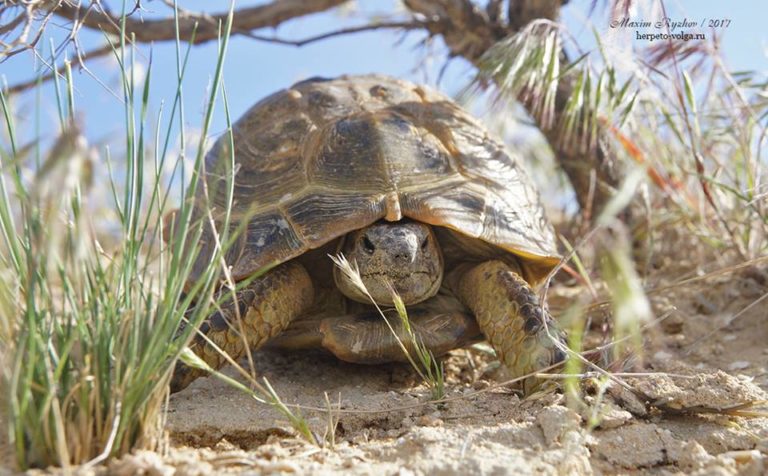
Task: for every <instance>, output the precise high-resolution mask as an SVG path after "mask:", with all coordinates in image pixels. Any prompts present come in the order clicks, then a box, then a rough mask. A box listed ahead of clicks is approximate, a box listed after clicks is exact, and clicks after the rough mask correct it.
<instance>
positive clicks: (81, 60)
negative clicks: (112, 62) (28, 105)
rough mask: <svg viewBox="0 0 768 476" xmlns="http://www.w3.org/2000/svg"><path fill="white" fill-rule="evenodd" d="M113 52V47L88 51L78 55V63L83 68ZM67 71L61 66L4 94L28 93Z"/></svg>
mask: <svg viewBox="0 0 768 476" xmlns="http://www.w3.org/2000/svg"><path fill="white" fill-rule="evenodd" d="M112 51H113V47H112V46H111V45H106V46H102V47H101V48H97V49H95V50H91V51H87V52H85V53H81V54H78V55H77V63H78V64H79V65H80V66H81V67H84V66H85V62H86V61H87V60H90V59H93V58H98V57H100V56H105V55H108V54H109V53H111V52H112ZM65 69H66V65H62V66H59V67H58V68H57V69H56V71H51V72H50V73H47V74H45V75H43V76H40V77H39V78H34V79H30V80H28V81H24V82H23V83H18V84H14V85H13V86H9V87H8V89H6V90H4V91H3V93H4V94H6V95H9V94H16V93H20V92H23V91H26V90H27V89H29V88H32V87H34V86H35V85H36V84H37V82H38V81H40V82H46V81H50V80H51V79H53V78H54V77H55V76H61V75H63V74H64V71H65Z"/></svg>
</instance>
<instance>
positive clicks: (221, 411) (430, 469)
mask: <svg viewBox="0 0 768 476" xmlns="http://www.w3.org/2000/svg"><path fill="white" fill-rule="evenodd" d="M765 278H766V273H765V272H764V271H762V272H757V271H756V270H755V269H748V270H746V271H739V272H736V273H732V274H730V275H725V276H722V277H719V278H714V279H709V280H706V281H702V282H697V283H692V284H690V285H686V286H675V287H673V288H672V289H669V290H668V291H666V292H661V293H656V294H654V295H653V297H652V301H653V305H654V310H655V311H656V314H657V315H658V316H665V315H666V316H668V317H667V318H666V319H664V320H663V321H661V322H660V323H659V325H658V326H657V327H656V330H655V331H652V332H649V333H648V335H647V336H646V343H645V344H644V348H645V355H644V360H645V363H644V367H645V368H647V369H648V370H649V371H654V372H669V373H670V374H671V376H658V375H656V376H648V377H636V378H624V379H622V380H623V381H625V382H626V383H627V384H629V385H630V386H631V387H632V388H634V389H635V390H636V393H632V392H629V391H626V390H622V387H621V386H620V385H619V384H611V385H610V386H609V387H608V389H607V390H606V391H605V392H604V393H602V392H601V391H600V389H598V388H596V387H595V386H594V385H593V386H590V385H585V394H584V401H585V402H586V403H587V404H588V405H587V406H586V407H579V406H577V405H573V404H571V405H570V406H569V402H568V400H567V399H566V398H565V396H564V395H563V393H562V391H554V390H548V391H544V392H541V393H540V394H538V395H534V396H533V397H531V398H528V399H526V400H522V401H521V400H520V398H519V397H518V396H517V395H515V394H514V393H512V392H510V391H508V390H505V389H504V388H495V387H494V385H493V384H494V382H493V381H492V380H489V379H488V378H486V377H485V376H484V374H485V373H486V372H485V370H486V368H487V362H486V360H487V356H486V355H484V354H483V352H481V351H478V350H459V351H455V352H453V353H452V354H451V356H450V358H449V359H448V361H447V372H448V375H449V385H448V397H449V401H448V402H446V403H444V404H440V405H436V404H430V403H425V402H426V401H427V400H428V399H429V392H428V390H427V389H426V388H425V387H424V386H423V385H420V382H419V381H418V378H417V377H416V376H415V375H414V374H413V372H411V371H410V369H408V368H407V367H404V366H375V367H367V366H357V365H351V364H344V363H341V362H338V361H336V360H334V359H332V358H329V357H325V356H323V355H318V354H310V355H301V356H285V355H279V354H275V353H267V352H264V353H260V354H258V355H257V367H258V368H259V369H260V370H261V372H262V374H263V375H264V376H265V377H267V378H268V379H269V380H270V382H271V383H272V384H273V386H274V387H275V389H276V390H277V392H278V394H279V395H280V396H281V397H282V398H283V400H284V401H285V402H288V403H295V404H300V405H304V406H307V407H321V408H325V406H326V404H325V399H324V396H323V394H324V392H327V394H328V395H329V398H330V400H331V402H337V401H338V400H339V399H340V401H341V409H342V410H341V411H338V412H334V413H335V415H334V416H335V418H337V419H338V421H337V423H336V425H335V432H331V431H330V430H329V428H333V424H332V423H329V420H328V413H327V412H319V411H311V410H304V411H303V414H304V416H305V417H306V418H307V420H308V421H309V423H310V426H311V427H312V429H313V431H314V432H315V434H316V435H318V437H320V438H323V436H324V435H325V440H326V441H327V443H326V445H327V446H326V448H320V447H318V446H315V445H311V444H308V443H306V442H304V441H303V440H301V439H300V438H298V437H297V436H296V433H295V432H294V431H293V430H291V428H290V426H289V425H288V424H287V423H286V421H285V420H284V419H282V418H281V417H280V415H279V414H277V413H276V412H275V411H274V410H273V409H271V408H270V407H268V406H265V405H262V404H259V403H257V402H256V401H254V400H252V399H250V398H249V397H247V396H245V395H243V394H242V393H240V392H238V391H237V390H234V389H232V388H230V387H228V386H227V385H226V384H224V383H221V382H219V381H216V380H214V379H210V378H208V379H201V380H198V381H197V382H195V383H194V384H193V385H191V386H190V387H189V388H188V389H186V390H185V391H183V392H181V393H179V394H177V395H174V396H173V397H172V399H171V405H170V410H169V414H168V425H167V427H168V431H169V433H170V436H171V439H172V442H173V449H172V450H171V452H170V454H169V455H168V456H167V457H166V458H164V459H159V458H158V457H157V456H156V455H154V454H151V453H139V454H136V455H133V456H131V457H126V458H124V459H123V460H121V461H117V462H114V463H113V464H112V466H111V468H110V469H111V470H112V471H114V472H116V473H118V474H120V473H123V474H131V473H134V472H135V471H136V470H138V469H140V468H145V469H147V470H150V472H152V471H159V473H157V474H172V473H173V471H174V470H177V471H178V472H177V474H205V473H209V472H211V471H215V472H233V473H240V472H253V471H255V472H257V473H297V474H399V475H410V474H428V475H431V476H436V475H443V474H446V475H447V474H702V475H703V474H707V475H709V474H713V475H720V474H747V475H760V474H768V419H767V418H762V417H754V416H752V417H746V416H733V415H732V414H728V411H727V409H728V408H729V407H733V406H734V405H738V404H740V403H743V402H749V401H759V400H765V399H768V395H766V393H765V390H766V389H768V370H766V369H768V300H766V301H765V302H763V301H758V302H757V303H756V304H753V303H755V301H756V300H759V299H761V297H764V296H765V295H766V293H767V292H768V282H767V281H766V279H765ZM568 291H569V290H568V289H566V288H564V287H563V288H561V289H558V288H557V287H555V288H554V289H553V294H554V297H553V299H552V302H553V303H554V305H555V306H556V305H557V304H556V303H557V302H559V301H567V294H568ZM571 291H572V290H571ZM558 294H560V296H558ZM595 327H599V326H597V325H596V326H595ZM726 372H727V373H726ZM232 375H234V374H232ZM676 375H680V376H676ZM638 394H639V396H638ZM749 410H750V409H744V411H749ZM760 410H761V411H763V412H766V411H768V409H767V408H766V406H765V405H763V406H762V408H761V409H760ZM731 413H733V411H731ZM331 433H332V434H333V440H334V441H333V445H332V446H333V447H331V442H330V440H331V437H330V434H331ZM166 472H167V473H166Z"/></svg>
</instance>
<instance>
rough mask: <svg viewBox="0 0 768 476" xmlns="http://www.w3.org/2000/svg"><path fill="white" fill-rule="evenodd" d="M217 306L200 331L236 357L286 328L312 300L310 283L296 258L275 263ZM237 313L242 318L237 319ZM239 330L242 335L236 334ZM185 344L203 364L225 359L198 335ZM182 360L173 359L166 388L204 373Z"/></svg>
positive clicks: (218, 363)
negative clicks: (171, 373)
mask: <svg viewBox="0 0 768 476" xmlns="http://www.w3.org/2000/svg"><path fill="white" fill-rule="evenodd" d="M221 292H224V293H226V294H225V296H227V299H226V300H225V301H224V303H223V304H222V305H221V307H220V309H219V310H217V311H216V312H214V313H213V314H212V315H211V316H210V317H208V318H207V319H206V320H205V321H203V323H202V324H201V325H200V332H202V333H203V334H205V336H206V337H207V338H208V339H210V340H211V341H212V342H213V343H214V344H216V346H218V347H219V348H220V349H221V350H223V351H225V352H226V353H227V354H229V356H230V357H231V358H232V359H234V360H237V359H238V358H240V357H241V356H242V355H243V354H245V352H246V343H247V346H248V347H250V348H251V349H256V348H259V347H261V346H262V345H263V344H264V343H265V342H266V341H267V340H269V339H270V338H272V337H274V336H275V335H277V334H278V333H280V332H281V331H282V330H283V329H285V328H286V327H288V324H290V322H291V321H292V320H293V319H295V318H296V317H297V316H299V315H300V314H302V313H304V312H305V311H306V310H307V309H309V307H310V306H311V305H312V301H313V299H314V288H313V286H312V281H311V279H310V277H309V274H308V273H307V270H306V269H304V267H303V266H302V265H301V264H299V263H293V262H288V263H284V264H281V265H280V266H277V267H275V268H274V269H272V270H270V271H268V272H267V273H265V274H264V275H263V276H260V277H258V278H256V279H255V280H253V282H251V283H250V284H249V285H248V286H247V287H245V288H243V289H241V290H240V291H238V292H237V293H236V295H235V299H234V300H233V299H232V298H231V292H230V291H221ZM238 315H239V317H240V318H241V319H242V322H241V323H239V322H238ZM241 329H242V331H243V333H244V334H245V335H242V334H241V332H240V331H241ZM189 347H190V349H191V350H192V351H193V352H194V353H195V354H197V355H198V356H200V358H202V359H203V360H204V361H205V362H206V363H207V364H208V365H210V366H211V367H213V368H214V369H218V368H220V367H222V366H223V365H224V363H226V359H225V358H224V356H223V355H222V354H221V353H220V352H219V351H218V350H216V349H215V348H214V347H213V346H212V345H210V344H209V343H208V342H207V341H206V339H204V338H203V337H202V336H200V335H199V334H198V335H197V336H195V338H194V339H193V340H192V343H191V344H190V346H189ZM205 374H206V372H205V371H203V370H199V369H195V368H192V367H189V366H187V365H185V364H184V363H182V362H179V363H177V364H176V368H175V369H174V373H173V378H172V379H171V392H178V391H180V390H182V389H184V388H185V387H186V386H187V385H189V384H190V383H191V382H192V381H193V380H195V379H197V378H198V377H201V376H203V375H205Z"/></svg>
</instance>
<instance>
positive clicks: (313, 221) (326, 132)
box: [192, 75, 560, 284]
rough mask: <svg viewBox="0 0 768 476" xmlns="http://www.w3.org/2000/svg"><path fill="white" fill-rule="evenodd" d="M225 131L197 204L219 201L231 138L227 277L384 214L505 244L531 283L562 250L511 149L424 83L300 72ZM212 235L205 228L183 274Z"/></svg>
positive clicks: (215, 206)
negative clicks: (233, 233)
mask: <svg viewBox="0 0 768 476" xmlns="http://www.w3.org/2000/svg"><path fill="white" fill-rule="evenodd" d="M232 138H233V140H232V141H231V142H230V136H229V134H227V135H225V136H222V137H221V138H219V140H218V141H216V143H215V144H214V146H213V147H212V149H211V151H210V152H209V153H208V155H207V156H206V159H205V173H204V177H205V185H206V186H207V190H203V189H204V187H198V195H197V200H198V202H197V211H198V215H199V214H200V210H202V209H203V207H202V205H204V203H203V200H204V197H208V200H210V206H211V207H212V210H213V211H214V216H216V213H217V212H221V210H223V209H225V208H226V204H227V197H228V190H227V187H226V182H227V181H226V179H225V177H227V175H228V173H229V167H230V164H231V158H232V155H231V154H232V144H233V145H234V161H235V164H236V165H235V174H234V184H233V185H234V195H233V203H232V208H231V223H230V226H231V228H232V229H235V228H237V227H238V226H242V229H243V232H242V234H241V235H240V236H239V238H238V240H237V242H236V243H235V244H234V246H232V247H231V248H230V249H229V250H228V252H227V254H226V261H227V264H228V265H229V266H231V269H232V274H233V277H234V278H235V279H236V280H237V279H243V278H245V277H247V276H249V275H251V274H253V273H255V272H256V271H258V270H260V269H262V268H264V267H266V266H270V265H274V264H277V263H282V262H285V261H288V260H290V259H292V258H294V257H297V256H299V255H302V254H303V253H305V252H307V251H308V250H311V249H316V248H318V247H321V246H322V245H324V244H326V243H328V242H330V241H332V240H334V239H335V238H338V237H340V236H342V235H344V234H346V233H348V232H350V231H352V230H356V229H359V228H363V227H365V226H367V225H370V224H372V223H374V222H376V221H377V220H382V219H384V220H388V221H397V220H401V219H404V218H406V219H408V218H409V219H413V220H417V221H420V222H423V223H427V224H430V225H435V226H438V227H445V228H447V229H450V230H453V231H454V232H458V234H459V235H460V237H461V238H462V240H461V242H462V246H463V248H465V249H467V251H468V252H471V251H472V250H471V249H470V248H477V247H483V246H487V244H490V245H493V247H495V248H499V249H501V250H505V251H506V252H509V253H513V254H514V255H516V256H517V257H518V258H519V259H518V261H519V262H520V264H521V265H522V266H523V268H524V270H525V274H526V279H527V280H528V281H529V282H530V283H531V284H536V283H538V282H540V281H541V280H542V279H543V278H544V277H546V275H547V274H548V273H549V272H550V271H551V270H552V268H553V267H554V266H555V265H556V264H557V263H558V261H559V259H560V257H559V255H558V252H557V246H556V243H555V238H554V233H553V230H552V227H551V225H550V224H549V222H548V221H547V219H546V218H545V215H544V210H543V207H542V205H541V202H540V200H539V196H538V193H537V191H536V189H535V188H534V186H533V184H532V183H531V181H530V180H529V179H528V177H527V175H526V174H525V173H524V171H523V170H522V169H521V164H520V160H519V158H517V157H515V155H514V154H513V153H512V152H510V151H507V150H505V149H504V147H503V146H502V145H501V144H500V143H499V142H498V141H496V140H494V139H493V138H491V137H490V136H489V134H488V132H487V131H486V130H485V129H484V128H483V127H482V126H481V125H480V124H478V122H477V121H475V120H474V119H473V118H472V117H470V116H469V114H467V113H466V112H465V111H463V110H462V109H461V108H460V107H459V106H458V105H457V104H456V103H455V102H453V101H452V100H451V99H449V98H447V97H446V96H444V95H442V94H440V93H438V92H436V91H433V90H431V89H429V88H426V87H423V86H418V85H416V84H413V83H410V82H407V81H403V80H400V79H394V78H390V77H386V76H381V75H366V76H342V77H339V78H337V79H319V78H313V79H309V80H306V81H301V82H299V83H296V84H295V85H293V86H292V87H290V88H289V89H286V90H283V91H279V92H277V93H275V94H272V95H271V96H269V97H267V98H265V99H263V100H262V101H260V102H259V103H257V104H256V105H255V106H253V107H252V108H251V109H250V110H249V111H247V112H246V113H245V115H243V117H241V118H240V119H239V120H238V121H237V122H236V123H235V124H234V126H233V132H232ZM463 238H469V239H463ZM214 242H215V240H214V239H213V236H212V234H211V229H210V228H206V229H204V232H203V236H202V244H201V245H202V252H201V253H200V254H199V256H198V258H197V261H196V262H195V264H194V266H193V272H192V279H194V278H196V277H197V276H199V275H200V274H201V273H202V271H203V270H204V269H205V267H206V266H207V264H208V262H209V260H210V258H211V255H212V252H213V247H214ZM483 242H484V243H485V244H484V243H483Z"/></svg>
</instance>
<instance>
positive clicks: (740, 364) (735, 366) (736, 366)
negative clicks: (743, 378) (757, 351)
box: [728, 360, 752, 370]
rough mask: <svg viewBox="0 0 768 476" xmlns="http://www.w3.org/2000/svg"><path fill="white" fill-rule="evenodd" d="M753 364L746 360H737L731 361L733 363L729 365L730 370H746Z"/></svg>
mask: <svg viewBox="0 0 768 476" xmlns="http://www.w3.org/2000/svg"><path fill="white" fill-rule="evenodd" d="M750 365H752V364H751V363H749V362H747V361H746V360H737V361H736V362H733V363H731V365H729V366H728V369H729V370H744V369H747V368H749V367H750Z"/></svg>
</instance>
